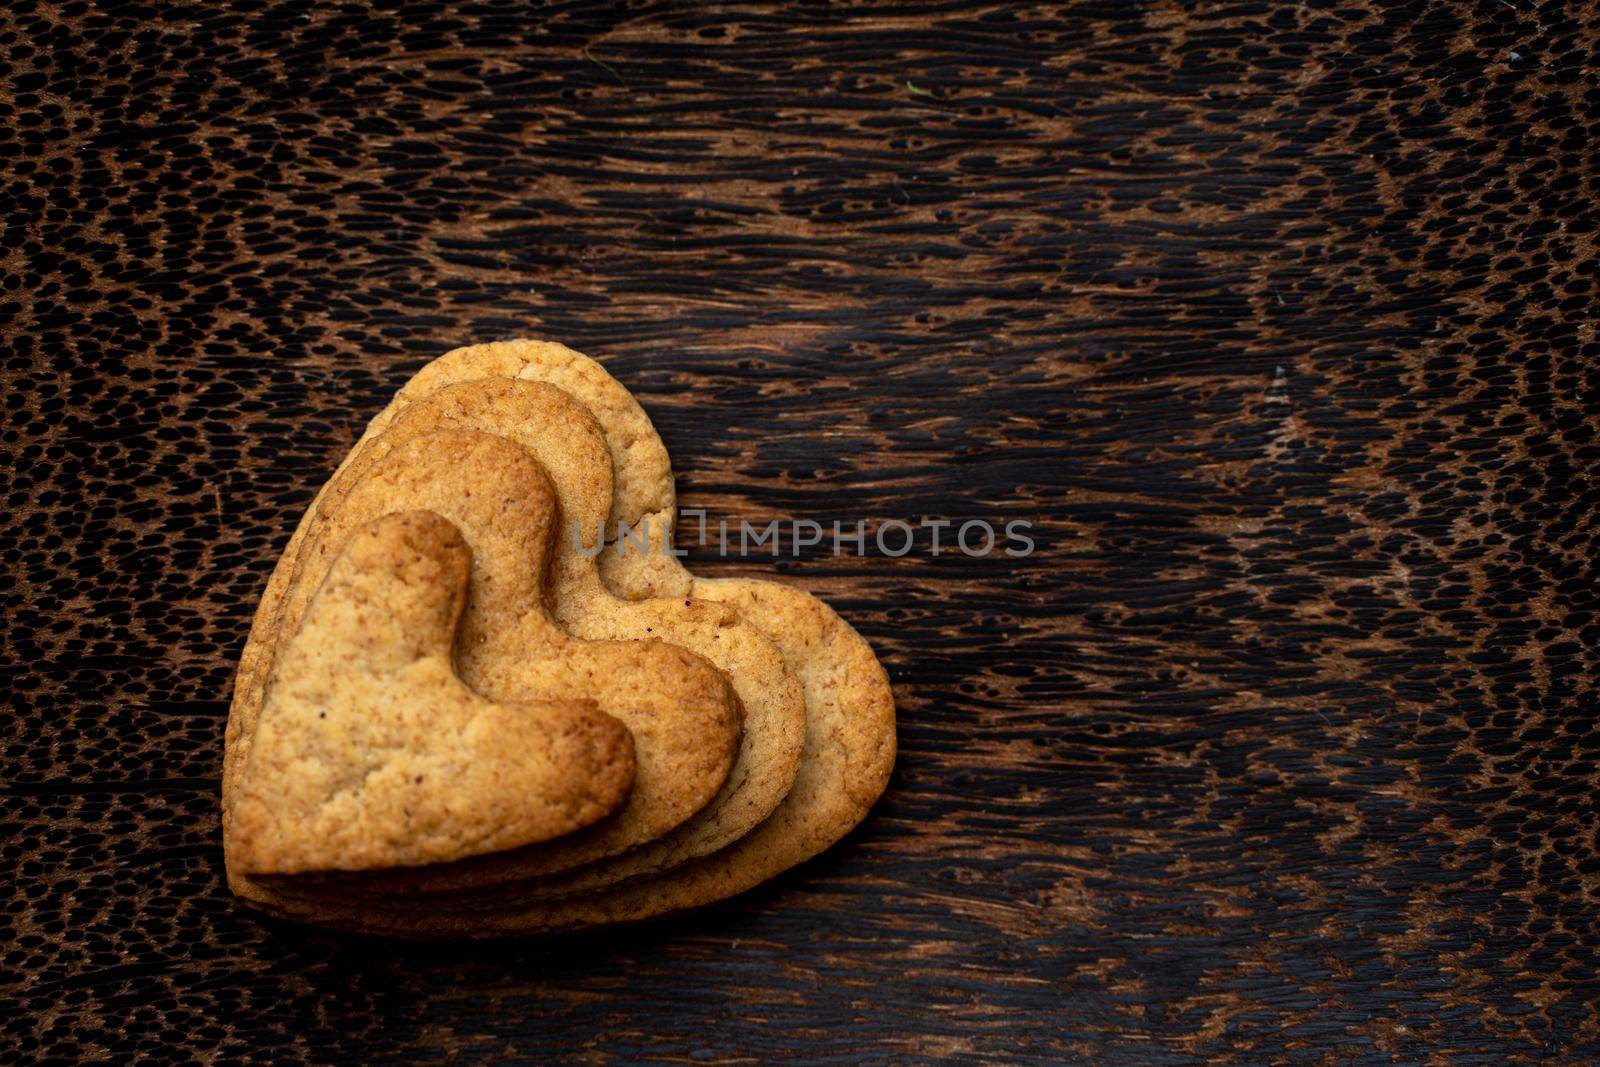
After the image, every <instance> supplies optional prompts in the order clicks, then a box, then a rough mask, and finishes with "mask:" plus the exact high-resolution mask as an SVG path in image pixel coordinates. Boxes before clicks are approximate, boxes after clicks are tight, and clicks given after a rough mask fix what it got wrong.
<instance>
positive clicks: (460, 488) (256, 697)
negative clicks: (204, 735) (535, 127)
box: [222, 341, 895, 938]
mask: <svg viewBox="0 0 1600 1067" xmlns="http://www.w3.org/2000/svg"><path fill="white" fill-rule="evenodd" d="M674 514H675V503H674V498H673V482H672V469H671V465H670V463H669V461H668V458H667V453H666V450H665V448H663V446H662V444H661V440H660V438H659V437H658V436H657V435H656V432H655V430H654V428H653V427H652V426H651V424H650V420H649V418H648V417H647V416H646V415H645V413H644V411H643V409H642V408H640V406H639V405H638V403H637V402H635V401H634V399H633V397H632V396H631V395H629V393H628V392H627V390H626V389H624V388H623V387H622V386H621V385H620V384H619V383H618V382H617V381H616V380H615V379H614V378H612V377H611V376H610V375H609V374H607V373H606V372H605V370H604V369H602V368H601V366H600V365H599V364H598V363H596V362H594V361H593V360H590V359H588V358H586V357H584V356H582V355H579V354H578V353H576V352H573V351H572V350H571V349H568V348H565V347H563V346H561V345H556V344H547V343H541V342H532V341H516V342H509V343H504V344H492V345H481V346H476V347H471V348H463V349H458V350H456V351H454V352H451V353H449V354H447V355H445V356H443V357H441V358H439V359H437V360H435V361H434V362H433V363H431V364H429V365H428V366H426V367H424V368H423V369H422V370H421V371H420V372H418V374H417V375H416V376H415V377H414V378H413V379H412V380H411V381H410V382H409V383H407V385H406V386H405V387H404V388H403V389H401V391H400V393H399V394H398V395H397V396H396V397H395V398H394V400H393V402H392V403H390V404H389V406H388V407H387V408H386V409H385V410H384V411H383V412H382V413H380V414H379V415H378V416H377V418H375V419H374V420H373V421H372V424H371V426H369V427H368V429H367V432H366V434H365V435H364V436H363V437H362V438H361V440H360V441H358V442H357V443H356V445H355V447H354V448H352V449H351V452H350V454H349V456H347V457H346V458H345V460H344V463H343V464H342V465H341V466H340V467H339V469H338V470H337V471H336V472H335V473H334V475H333V477H332V479H330V480H329V482H328V484H327V485H326V486H324V487H323V489H322V492H321V493H320V494H319V495H318V496H317V498H316V500H315V501H314V502H313V503H312V505H311V507H310V509H309V510H308V511H307V513H306V515H305V517H304V519H302V521H301V523H300V526H299V529H297V530H296V531H295V534H294V537H293V539H292V540H291V541H290V543H289V546H288V547H287V548H286V549H285V550H284V554H283V558H282V559H281V560H279V562H278V566H277V569H276V570H275V571H274V572H273V575H272V579H271V581H270V582H269V584H268V586H267V591H266V594H265V596H264V597H263V598H262V602H261V606H260V608H259V609H258V610H257V612H256V616H255V622H254V626H253V628H252V630H251V634H250V640H249V643H248V644H247V645H246V647H245V650H244V655H243V657H242V659H241V661H240V665H239V675H238V680H237V682H236V685H235V691H234V699H233V707H232V712H231V714H230V716H229V720H228V733H227V750H226V755H225V758H224V770H223V782H222V813H223V822H222V824H223V844H224V849H225V852H226V856H227V866H228V880H229V884H230V886H231V887H232V889H233V891H234V892H235V893H236V894H237V895H238V896H239V897H241V898H242V899H244V900H246V901H248V902H249V903H251V904H253V905H255V906H257V907H260V908H262V909H264V910H266V911H269V912H272V913H275V914H278V915H282V916H287V917H292V918H295V919H299V920H302V921H306V922H311V923H316V924H320V925H325V926H332V927H338V928H343V929H351V930H360V931H366V932H371V933H382V934H390V935H394V936H402V937H418V938H421V937H459V936H501V935H517V934H539V933H550V932H556V931H563V930H572V929H578V928H583V927H590V926H598V925H604V924H608V923H619V922H631V921H636V920H640V919H646V918H650V917H652V916H656V915H662V914H667V913H670V912H676V911H682V910H685V909H688V908H694V907H697V906H700V905H704V904H709V903H711V902H713V901H717V900H721V899H724V898H726V897H728V896H731V895H733V894H735V893H739V892H741V891H743V890H745V889H748V888H750V887H751V886H753V885H755V884H757V883H758V882H761V881H763V880H764V879H767V878H770V877H772V876H773V875H776V874H778V873H779V872H781V871H783V870H785V869H787V868H789V867H792V866H794V865H795V864H797V863H800V862H801V861H803V860H805V859H807V858H809V857H811V856H814V855H816V854H817V853H818V852H820V851H822V850H823V849H825V848H827V847H828V846H829V845H831V844H833V843H834V842H835V841H837V840H838V839H839V838H840V837H842V836H843V835H844V834H845V833H846V832H848V831H849V830H850V829H851V827H853V826H855V825H856V823H858V822H859V821H860V820H861V818H862V817H863V816H864V815H865V814H866V812H867V809H868V808H870V807H871V805H872V804H873V802H874V801H875V800H876V799H877V798H878V796H879V795H880V794H881V793H882V791H883V789H884V786H885V785H886V783H887V781H888V777H889V771H890V768H891V766H892V765H893V762H894V754H895V731H894V704H893V700H892V698H891V696H890V692H889V685H888V679H887V678H886V676H885V675H884V672H883V668H882V667H881V666H880V665H879V664H878V661H877V659H876V658H875V657H874V656H873V654H872V650H871V649H870V648H869V647H868V646H867V644H866V642H865V641H863V640H862V639H861V637H860V635H858V634H857V633H856V632H855V631H854V630H853V629H851V627H850V626H849V624H847V623H845V622H844V621H843V620H842V619H840V618H839V616H838V615H836V614H834V612H833V611H832V610H831V609H830V608H829V607H828V606H827V605H826V604H823V603H822V602H821V601H819V600H817V599H816V598H814V597H812V596H810V595H809V594H806V593H804V592H801V591H799V590H797V589H794V588H791V587H789V586H786V585H779V584H775V583H772V582H765V581H755V580H749V579H743V578H732V579H714V580H708V579H704V578H697V577H695V576H694V575H692V574H690V573H689V572H688V571H687V570H685V569H684V568H683V566H682V564H681V561H680V559H679V557H678V556H677V555H674V554H673V553H672V552H671V551H670V548H671V529H672V521H673V518H674ZM619 530H626V531H631V532H632V534H633V536H631V537H621V538H619V537H617V536H616V533H617V531H619ZM645 533H647V534H648V538H646V537H645V536H644V534H645ZM608 535H609V536H608ZM646 540H647V541H648V543H646V544H643V545H641V543H640V542H641V541H646Z"/></svg>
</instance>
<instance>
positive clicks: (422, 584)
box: [225, 511, 633, 875]
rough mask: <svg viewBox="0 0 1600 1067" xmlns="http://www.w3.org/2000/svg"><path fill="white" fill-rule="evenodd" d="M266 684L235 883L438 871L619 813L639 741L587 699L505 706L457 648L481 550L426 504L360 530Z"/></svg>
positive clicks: (243, 799)
mask: <svg viewBox="0 0 1600 1067" xmlns="http://www.w3.org/2000/svg"><path fill="white" fill-rule="evenodd" d="M342 545H343V548H342V551H341V552H340V553H339V554H338V556H337V557H336V558H335V560H334V561H333V564H332V566H331V567H330V568H329V570H328V572H327V577H326V578H325V579H324V580H323V581H322V582H321V583H320V584H319V586H318V589H317V592H316V595H315V596H314V597H313V598H312V600H311V602H310V605H309V606H308V608H307V610H306V613H305V616H304V619H303V621H302V622H301V623H300V625H299V626H298V628H297V629H296V631H295V633H294V636H293V637H292V638H291V639H290V640H289V641H288V643H287V646H286V647H285V649H284V654H283V656H282V658H281V659H280V661H279V664H278V667H277V670H276V671H275V672H274V675H273V678H272V679H271V681H270V683H269V684H268V686H267V698H266V702H265V706H264V707H263V708H262V711H261V716H260V722H259V723H258V724H257V728H256V738H255V744H254V745H253V746H252V747H251V751H250V756H249V759H248V760H246V761H245V763H244V766H243V767H242V769H241V771H240V776H239V782H238V796H237V797H236V799H235V801H234V804H233V819H232V822H231V825H230V827H229V830H228V834H227V836H226V839H225V848H226V851H227V857H228V866H229V869H230V871H232V872H234V873H235V874H238V875H263V874H293V873H299V872H306V871H331V870H370V869H374V868H388V867H393V866H395V865H399V864H422V863H440V862H446V861H451V860H457V859H462V858H464V857H468V856H475V855H480V854H483V853H489V852H498V851H500V850H503V849H508V848H515V847H517V846H520V845H526V844H529V843H531V842H536V841H546V840H549V839H551V838H553V837H558V836H560V835H562V834H567V833H571V832H572V831H574V830H577V829H580V828H582V827H584V826H588V825H589V824H591V823H593V822H595V821H596V820H598V819H600V818H602V817H603V816H605V815H607V814H608V813H610V812H611V811H613V810H615V809H616V808H617V807H618V805H619V804H621V803H622V802H623V800H624V799H625V798H626V797H627V795H628V790H629V787H630V786H631V784H632V781H633V745H632V740H631V738H630V737H629V735H628V732H627V731H626V730H625V729H624V728H623V726H622V725H621V724H620V723H619V722H617V721H616V720H615V719H613V718H611V717H610V716H608V715H605V714H603V713H601V712H600V710H599V708H598V706H597V705H596V704H595V702H594V701H592V700H558V701H550V700H546V701H533V702H522V703H516V704H510V703H496V702H493V701H490V700H486V699H484V698H483V697H481V696H479V695H478V694H476V693H474V692H472V691H471V690H470V689H468V688H467V687H466V686H465V685H464V684H462V682H461V680H460V679H459V678H458V677H457V676H456V674H455V671H454V669H453V667H452V665H451V648H452V645H453V642H454V638H455V633H456V627H457V624H458V622H459V621H460V618H461V613H462V607H463V605H464V603H465V599H466V590H467V577H468V572H469V567H470V560H471V553H470V552H469V550H468V548H467V544H466V542H465V541H464V540H463V539H462V537H461V535H460V533H459V532H458V531H457V530H456V528H455V527H454V526H452V525H451V524H450V523H449V522H447V521H445V520H444V519H442V518H440V517H439V516H438V515H435V514H433V513H431V512H427V511H412V512H404V513H400V514H388V515H383V516H380V517H379V518H377V519H376V520H374V521H373V522H371V523H367V524H363V525H361V526H360V527H359V528H357V529H356V530H355V531H354V533H353V535H352V536H351V537H350V538H348V540H347V541H345V542H342Z"/></svg>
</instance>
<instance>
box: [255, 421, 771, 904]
mask: <svg viewBox="0 0 1600 1067" xmlns="http://www.w3.org/2000/svg"><path fill="white" fill-rule="evenodd" d="M350 480H351V481H352V482H354V483H356V484H355V485H353V486H352V488H351V490H350V491H349V492H348V493H346V492H343V491H342V490H341V491H340V492H338V493H336V494H333V496H334V497H337V498H338V499H339V501H340V506H339V507H338V508H330V509H329V514H328V515H327V516H326V518H321V517H320V516H319V520H318V523H317V524H315V525H316V529H317V532H316V534H315V535H313V536H309V537H307V538H305V540H304V541H303V543H302V547H303V549H304V551H302V552H301V553H299V554H298V558H297V559H296V560H295V561H294V562H293V563H292V564H288V565H289V567H290V569H292V570H293V571H294V572H295V574H296V575H297V580H296V581H292V582H289V583H285V586H284V587H285V588H286V589H288V590H290V591H291V592H292V593H293V594H294V599H293V602H292V604H293V607H292V610H293V612H294V614H293V618H292V619H288V620H287V621H286V623H285V626H284V628H283V630H282V631H281V633H280V632H279V631H277V630H271V631H269V632H262V631H261V630H260V629H258V631H257V632H256V633H254V634H253V635H252V638H251V640H252V642H256V641H261V642H273V641H276V640H278V638H279V637H281V635H282V634H286V633H289V632H292V631H293V629H294V627H295V626H296V625H298V622H299V619H300V617H301V616H302V614H303V612H304V610H305V608H306V599H307V598H306V597H305V596H303V595H302V594H303V593H305V592H307V591H310V590H314V589H315V588H316V587H317V586H318V585H319V584H320V583H321V581H322V578H323V575H325V574H326V573H327V571H328V569H329V568H330V567H331V566H332V564H333V562H334V553H335V550H336V548H337V546H338V545H340V544H342V543H343V541H344V540H345V539H346V538H347V537H348V536H349V535H350V533H351V532H352V531H353V530H355V529H357V528H359V527H360V526H361V525H362V524H363V523H366V522H370V521H372V520H373V519H374V518H376V517H378V516H381V515H383V514H385V513H388V512H391V511H395V510H409V509H426V510H429V511H432V512H435V513H437V514H439V515H442V516H444V517H445V518H446V519H448V520H449V521H450V522H452V523H454V524H455V525H456V526H457V527H458V528H459V529H460V531H461V533H462V535H463V536H464V537H465V539H466V541H467V543H468V544H469V545H470V546H471V547H472V550H473V565H472V582H471V584H470V586H469V588H468V596H467V603H466V609H465V613H464V616H463V619H462V623H461V627H460V629H459V632H458V634H457V639H456V643H455V650H454V651H455V659H456V663H457V669H458V670H459V671H460V672H461V675H462V677H463V679H464V680H465V681H466V682H467V683H468V684H469V685H471V686H472V688H473V689H474V690H476V691H478V692H480V693H482V694H484V695H485V696H487V697H488V698H490V699H494V700H509V699H527V698H529V697H531V696H538V697H545V698H571V697H591V698H593V699H594V700H595V701H596V702H597V703H598V704H599V705H600V707H601V708H602V709H604V710H606V711H608V712H610V713H611V714H613V715H615V716H616V717H617V718H618V719H619V720H620V721H621V722H622V723H623V724H624V725H625V726H627V727H628V729H629V731H630V732H631V733H632V735H633V740H634V747H635V751H636V756H637V767H636V773H635V781H634V790H633V794H632V796H631V797H630V798H629V800H628V802H627V804H626V805H624V806H623V808H622V809H621V810H620V811H619V812H618V813H617V814H616V816H615V817H614V818H612V819H610V820H607V821H606V822H604V823H602V824H600V825H598V826H595V827H594V828H592V829H591V830H589V831H586V832H583V833H579V834H573V835H570V836H568V837H564V838H561V839H559V840H556V841H552V842H550V843H548V844H546V845H543V846H541V847H540V848H538V849H524V850H517V851H512V852H504V853H499V854H496V855H493V856H484V857H481V858H479V859H477V860H474V861H470V862H468V863H464V864H456V865H450V866H448V867H427V868H419V869H416V870H414V871H410V872H391V873H390V874H387V875H386V877H394V878H396V879H399V880H401V881H402V882H403V881H404V879H407V878H416V879H424V880H425V879H426V878H427V876H428V874H429V872H432V871H436V870H447V871H449V872H450V875H451V877H467V876H469V875H471V874H475V873H481V872H480V870H479V868H480V867H481V868H484V869H489V870H492V869H493V868H494V867H495V866H496V865H499V864H505V863H515V864H519V866H518V868H517V869H519V870H520V869H521V868H522V867H523V866H531V867H533V868H534V869H539V866H540V865H541V864H543V863H562V864H565V865H566V866H575V865H577V864H580V863H583V862H586V861H588V860H591V859H594V858H597V857H599V856H605V855H611V854H613V853H615V852H617V851H621V850H624V849H626V848H628V847H630V846H632V845H635V844H637V843H639V842H641V841H646V840H651V839H653V838H655V837H658V836H660V835H661V834H663V833H665V832H667V831H669V830H671V829H672V828H674V827H676V826H678V825H679V824H681V823H682V822H684V821H685V820H686V819H688V818H689V817H690V816H692V815H693V814H694V813H695V812H696V811H698V810H700V809H701V808H702V807H704V806H705V804H706V802H707V801H708V800H710V799H711V798H712V797H713V796H714V795H716V794H717V792H718V791H719V789H720V787H721V786H722V784H723V782H724V781H725V780H726V778H727V776H728V772H729V770H730V768H731V767H732V764H733V761H734V758H735V755H736V752H737V748H738V739H739V732H740V731H739V716H738V702H737V697H736V696H735V695H734V693H733V691H732V689H731V687H730V686H729V685H728V682H727V680H726V678H725V677H724V676H723V675H722V674H721V672H719V671H718V670H717V669H716V668H714V667H713V666H711V665H710V664H709V663H707V662H705V661H704V660H702V659H700V658H699V657H697V656H694V655H693V654H692V653H689V652H687V651H685V650H684V649H682V648H680V647H677V646H674V645H669V644H666V643H664V642H662V641H660V640H656V639H652V638H650V637H649V635H648V634H644V635H642V636H643V637H645V638H646V639H645V640H638V641H585V640H581V639H578V638H574V637H573V636H571V634H569V633H568V632H567V631H566V630H565V629H564V628H562V626H561V625H560V624H559V623H558V622H557V621H556V620H555V619H554V618H553V617H552V616H551V615H550V613H549V610H548V601H547V597H546V584H547V582H548V581H549V579H550V567H549V560H550V557H551V553H552V549H553V547H554V545H555V543H556V538H557V536H558V533H557V526H558V524H559V509H558V507H557V504H556V500H555V493H554V489H553V488H552V487H551V485H550V481H549V478H548V476H547V475H546V473H545V471H544V469H543V468H542V467H540V466H539V464H538V463H537V461H535V460H534V459H533V458H532V457H531V456H530V455H529V454H528V453H527V452H526V450H524V449H521V448H519V447H518V446H516V445H514V444H512V443H511V442H509V441H505V440H502V439H499V438H494V437H490V436H487V435H484V434H474V433H442V434H437V435H431V434H424V435H416V436H413V437H412V438H410V439H408V440H407V441H406V443H405V444H404V445H402V446H399V447H396V448H388V447H386V448H385V449H384V456H383V457H382V461H381V462H378V463H375V464H374V465H373V468H372V470H371V471H370V477H366V478H357V477H355V476H354V475H352V476H351V479H350ZM325 502H326V499H325ZM286 562H287V558H286ZM284 565H285V564H280V566H284ZM297 582H298V584H297ZM260 662H262V663H263V664H269V663H271V662H272V661H271V660H269V659H268V658H267V657H262V658H261V661H260ZM259 689H260V687H259V686H251V687H250V688H246V686H245V685H244V684H243V683H242V682H241V684H240V685H239V686H238V687H236V694H235V704H234V722H235V724H236V725H237V730H236V731H235V736H236V738H237V740H235V741H234V742H233V743H232V744H230V746H229V750H230V753H231V754H233V755H234V757H235V760H236V761H239V764H238V765H241V766H242V765H243V761H244V760H246V759H248V757H249V753H250V750H251V748H253V743H252V742H253V741H254V740H255V726H256V721H255V719H256V716H257V714H258V712H259V706H258V705H255V704H253V703H251V702H250V701H249V700H247V699H246V698H247V696H248V695H249V694H251V693H254V692H257V691H259ZM236 782H237V779H235V783H236ZM235 792H237V785H235ZM232 799H233V797H232V795H230V794H228V793H225V794H224V803H225V805H227V810H229V811H232V805H231V804H230V803H229V802H230V801H231V800H232ZM233 816H234V819H235V820H236V818H237V813H236V812H233ZM225 825H226V824H225ZM535 853H536V854H537V855H535ZM237 888H238V887H237V886H236V889H237ZM241 895H245V896H251V895H252V894H251V893H250V892H243V893H241Z"/></svg>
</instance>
